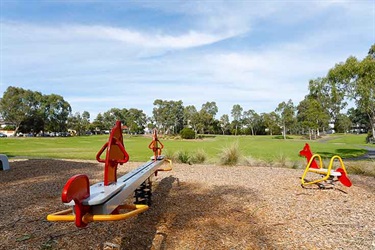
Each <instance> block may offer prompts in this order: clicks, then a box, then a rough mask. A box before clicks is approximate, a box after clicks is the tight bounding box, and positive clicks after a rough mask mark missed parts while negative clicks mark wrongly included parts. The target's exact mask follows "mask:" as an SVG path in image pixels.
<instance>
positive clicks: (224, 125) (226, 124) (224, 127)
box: [219, 114, 230, 135]
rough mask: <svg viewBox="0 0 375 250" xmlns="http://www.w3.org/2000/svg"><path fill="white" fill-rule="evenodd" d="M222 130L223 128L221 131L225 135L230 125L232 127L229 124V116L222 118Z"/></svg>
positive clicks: (225, 115)
mask: <svg viewBox="0 0 375 250" xmlns="http://www.w3.org/2000/svg"><path fill="white" fill-rule="evenodd" d="M219 124H220V128H221V131H222V132H223V135H224V134H225V132H227V131H228V130H229V125H230V122H229V116H228V115H227V114H224V115H222V116H221V117H220V123H219Z"/></svg>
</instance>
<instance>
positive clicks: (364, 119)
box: [347, 108, 371, 132]
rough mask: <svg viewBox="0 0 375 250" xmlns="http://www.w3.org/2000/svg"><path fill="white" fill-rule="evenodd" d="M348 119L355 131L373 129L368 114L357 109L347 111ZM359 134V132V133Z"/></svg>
mask: <svg viewBox="0 0 375 250" xmlns="http://www.w3.org/2000/svg"><path fill="white" fill-rule="evenodd" d="M347 115H348V118H349V119H350V121H351V123H352V127H354V128H355V129H366V130H369V129H371V125H370V120H369V117H368V115H367V114H366V113H363V112H362V111H361V110H359V109H357V108H350V109H348V111H347ZM357 132H359V131H357Z"/></svg>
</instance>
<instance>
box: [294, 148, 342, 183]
mask: <svg viewBox="0 0 375 250" xmlns="http://www.w3.org/2000/svg"><path fill="white" fill-rule="evenodd" d="M315 158H319V168H310V166H311V164H312V162H313V160H314V159H315ZM335 159H339V161H340V167H341V168H342V169H343V170H344V172H345V174H347V172H346V168H345V166H344V162H343V161H342V159H341V157H340V156H338V155H335V156H333V157H332V158H331V161H330V162H329V165H328V169H324V168H323V162H322V157H320V155H318V154H314V155H313V156H312V157H311V159H310V161H309V163H308V164H307V166H306V169H305V171H304V172H303V175H302V178H301V182H302V185H310V184H315V183H318V182H322V181H326V180H328V178H329V177H330V176H331V171H332V166H333V161H334V160H335ZM308 172H312V173H317V174H320V175H323V178H321V179H317V180H313V181H308V182H306V181H305V177H306V175H307V173H308Z"/></svg>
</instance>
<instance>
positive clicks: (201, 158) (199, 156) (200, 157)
mask: <svg viewBox="0 0 375 250" xmlns="http://www.w3.org/2000/svg"><path fill="white" fill-rule="evenodd" d="M206 159H207V154H206V151H204V150H203V149H198V150H197V151H196V152H195V153H194V154H193V155H192V156H191V158H190V162H191V163H193V164H199V163H204V162H205V161H206Z"/></svg>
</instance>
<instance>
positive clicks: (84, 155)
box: [0, 134, 369, 163]
mask: <svg viewBox="0 0 375 250" xmlns="http://www.w3.org/2000/svg"><path fill="white" fill-rule="evenodd" d="M365 137H366V135H340V134H339V135H330V136H326V137H324V138H323V139H320V140H316V141H309V140H305V139H303V138H302V137H301V136H292V137H291V138H292V139H287V140H283V139H274V138H275V137H273V136H221V135H218V136H212V137H208V138H205V139H203V140H173V139H162V138H161V139H160V140H161V142H162V143H163V144H164V152H165V153H167V154H169V155H170V154H173V153H175V152H178V151H183V152H187V153H191V154H193V153H194V152H196V151H197V150H199V149H201V150H204V151H205V153H206V154H207V158H208V160H207V161H208V162H209V163H215V162H217V158H218V156H219V154H220V152H221V150H222V149H223V148H225V147H228V146H229V145H231V144H233V143H235V142H236V143H238V145H239V147H240V150H241V153H242V155H244V156H251V157H253V158H255V159H259V160H264V161H278V159H280V158H286V159H288V160H290V161H298V160H300V159H301V158H300V157H299V156H298V152H299V151H300V150H301V149H302V148H303V146H304V144H305V143H306V142H307V143H309V144H310V146H311V149H312V151H313V153H318V154H321V155H322V157H331V156H333V155H336V154H337V155H340V156H341V157H342V158H352V157H357V156H360V155H363V154H364V153H365V152H366V150H365V149H363V148H362V147H363V146H369V144H365ZM107 140H108V135H97V136H81V137H44V138H43V137H36V138H33V137H22V138H12V137H8V138H0V154H6V155H8V157H10V158H12V157H18V158H57V159H85V160H95V156H96V154H97V152H98V151H99V150H100V149H101V147H102V146H103V145H104V144H105V143H106V142H107ZM150 142H151V137H144V136H124V143H125V147H126V150H127V151H128V153H129V155H130V161H136V162H143V161H147V160H148V159H149V157H150V156H151V155H152V152H151V150H150V149H148V145H149V143H150ZM102 158H104V155H103V156H102Z"/></svg>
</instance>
